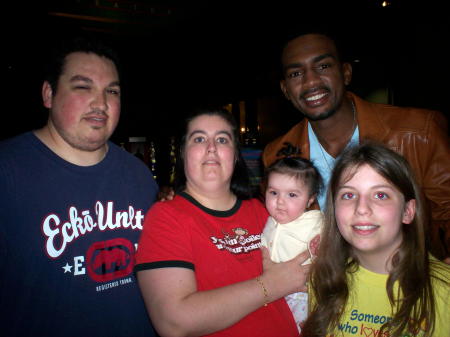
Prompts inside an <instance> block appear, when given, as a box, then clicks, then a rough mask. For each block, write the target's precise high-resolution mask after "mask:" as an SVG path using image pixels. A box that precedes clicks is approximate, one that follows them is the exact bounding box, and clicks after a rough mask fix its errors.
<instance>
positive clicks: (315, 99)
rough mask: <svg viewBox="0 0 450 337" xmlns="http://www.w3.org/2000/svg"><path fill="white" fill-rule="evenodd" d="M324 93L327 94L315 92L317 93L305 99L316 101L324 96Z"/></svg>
mask: <svg viewBox="0 0 450 337" xmlns="http://www.w3.org/2000/svg"><path fill="white" fill-rule="evenodd" d="M326 95H327V93H322V94H317V95H314V96H310V97H305V101H307V102H314V101H317V100H319V99H321V98H323V97H325V96H326Z"/></svg>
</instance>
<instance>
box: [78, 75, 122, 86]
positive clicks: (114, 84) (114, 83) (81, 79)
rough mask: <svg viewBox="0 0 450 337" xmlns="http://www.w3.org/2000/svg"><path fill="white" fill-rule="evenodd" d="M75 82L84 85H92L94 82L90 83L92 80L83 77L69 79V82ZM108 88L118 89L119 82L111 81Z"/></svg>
mask: <svg viewBox="0 0 450 337" xmlns="http://www.w3.org/2000/svg"><path fill="white" fill-rule="evenodd" d="M77 81H81V82H86V83H94V81H92V79H90V78H89V77H86V76H83V75H75V76H72V78H71V79H70V82H77ZM108 87H120V81H113V82H111V83H109V84H108Z"/></svg>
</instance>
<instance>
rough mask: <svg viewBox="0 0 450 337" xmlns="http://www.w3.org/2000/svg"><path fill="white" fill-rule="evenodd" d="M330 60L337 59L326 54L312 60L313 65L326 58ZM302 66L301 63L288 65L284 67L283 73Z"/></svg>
mask: <svg viewBox="0 0 450 337" xmlns="http://www.w3.org/2000/svg"><path fill="white" fill-rule="evenodd" d="M329 57H330V58H332V59H334V60H337V57H336V56H335V55H333V54H331V53H326V54H322V55H318V56H316V57H314V58H313V63H317V62H320V61H322V60H324V59H326V58H329ZM302 66H303V63H301V62H297V63H290V64H288V65H286V66H285V67H284V68H283V69H284V71H286V70H289V69H295V68H300V67H302Z"/></svg>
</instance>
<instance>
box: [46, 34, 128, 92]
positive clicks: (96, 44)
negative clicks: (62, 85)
mask: <svg viewBox="0 0 450 337" xmlns="http://www.w3.org/2000/svg"><path fill="white" fill-rule="evenodd" d="M76 52H84V53H92V54H95V55H98V56H101V57H105V58H107V59H108V60H111V61H112V62H113V63H114V65H115V66H116V69H117V72H118V73H119V75H120V69H119V68H120V62H119V56H118V54H117V53H116V51H115V50H114V49H113V48H112V47H110V46H109V45H108V44H106V43H105V42H104V41H100V40H99V39H97V38H95V37H92V36H76V37H73V38H70V39H64V40H62V41H61V42H60V43H59V44H58V45H56V46H55V47H54V48H53V49H52V51H51V52H50V57H49V59H48V60H46V69H45V75H44V80H46V81H47V82H48V83H49V84H50V86H51V88H52V91H53V93H56V90H57V87H58V80H59V77H60V76H61V74H62V72H63V70H64V66H65V63H66V57H67V55H69V54H71V53H76Z"/></svg>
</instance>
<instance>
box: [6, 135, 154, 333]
mask: <svg viewBox="0 0 450 337" xmlns="http://www.w3.org/2000/svg"><path fill="white" fill-rule="evenodd" d="M108 145H109V150H108V153H107V155H106V157H105V158H104V159H103V160H102V161H101V162H100V163H98V164H97V165H93V166H88V167H81V166H77V165H73V164H71V163H68V162H67V161H65V160H63V159H62V158H60V157H58V156H57V155H55V154H54V153H53V152H52V151H51V150H50V149H49V148H47V147H46V146H45V145H44V144H43V143H42V142H41V141H40V140H39V139H38V138H37V137H36V136H35V135H34V134H33V133H31V132H28V133H25V134H23V135H20V136H17V137H15V138H12V139H9V140H7V141H4V142H2V143H0V305H1V313H0V322H1V323H0V335H1V336H29V335H36V336H96V337H98V336H117V337H119V336H133V337H138V336H152V335H154V334H155V333H154V330H153V328H152V327H151V324H150V321H149V319H148V315H147V312H146V309H145V306H144V303H143V300H142V297H141V295H140V292H139V289H138V285H137V282H136V279H135V277H134V275H133V266H134V253H135V248H136V245H137V243H138V239H139V235H140V233H141V230H142V226H143V223H144V221H143V219H144V215H145V214H146V212H147V210H148V208H149V207H150V205H151V204H152V203H153V202H154V201H155V198H156V194H157V190H158V187H157V185H156V183H155V181H154V180H153V177H152V175H151V172H150V170H149V169H148V168H147V167H146V166H145V165H144V163H143V162H141V161H140V160H139V159H138V158H136V157H134V156H133V155H131V154H129V153H128V152H126V151H125V150H123V149H121V148H119V147H118V146H116V145H114V144H113V143H111V142H109V143H108Z"/></svg>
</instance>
